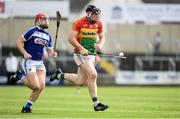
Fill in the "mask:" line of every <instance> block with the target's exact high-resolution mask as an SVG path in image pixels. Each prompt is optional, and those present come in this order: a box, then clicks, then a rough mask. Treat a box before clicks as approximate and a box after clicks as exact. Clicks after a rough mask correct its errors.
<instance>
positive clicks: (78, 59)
mask: <svg viewBox="0 0 180 119" xmlns="http://www.w3.org/2000/svg"><path fill="white" fill-rule="evenodd" d="M74 61H75V62H76V64H77V65H78V66H80V65H81V64H82V63H83V62H89V63H93V64H94V63H95V56H94V55H87V56H84V55H81V54H78V53H74Z"/></svg>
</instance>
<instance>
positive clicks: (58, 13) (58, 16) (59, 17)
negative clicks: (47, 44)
mask: <svg viewBox="0 0 180 119" xmlns="http://www.w3.org/2000/svg"><path fill="white" fill-rule="evenodd" d="M56 16H57V27H56V35H55V42H54V51H55V50H56V44H57V37H58V30H59V26H60V21H61V14H60V12H59V11H56Z"/></svg>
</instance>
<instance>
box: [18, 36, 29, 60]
mask: <svg viewBox="0 0 180 119" xmlns="http://www.w3.org/2000/svg"><path fill="white" fill-rule="evenodd" d="M16 45H17V48H18V49H19V51H20V52H21V53H22V54H23V56H24V58H25V59H29V58H31V55H30V54H29V53H27V52H26V50H25V49H24V39H23V38H22V36H20V37H19V38H18V39H17V41H16Z"/></svg>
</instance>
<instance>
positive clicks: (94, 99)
mask: <svg viewBox="0 0 180 119" xmlns="http://www.w3.org/2000/svg"><path fill="white" fill-rule="evenodd" d="M92 100H93V103H94V106H96V105H97V104H98V103H99V100H98V99H97V97H93V98H92Z"/></svg>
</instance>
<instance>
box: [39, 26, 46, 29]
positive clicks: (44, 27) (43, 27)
mask: <svg viewBox="0 0 180 119" xmlns="http://www.w3.org/2000/svg"><path fill="white" fill-rule="evenodd" d="M39 27H41V28H42V29H47V28H48V25H39Z"/></svg>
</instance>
